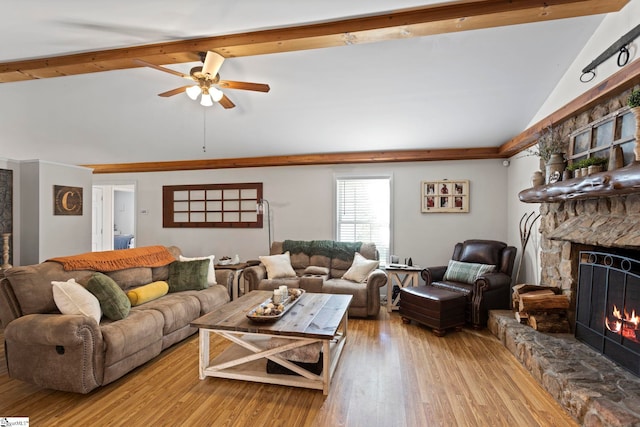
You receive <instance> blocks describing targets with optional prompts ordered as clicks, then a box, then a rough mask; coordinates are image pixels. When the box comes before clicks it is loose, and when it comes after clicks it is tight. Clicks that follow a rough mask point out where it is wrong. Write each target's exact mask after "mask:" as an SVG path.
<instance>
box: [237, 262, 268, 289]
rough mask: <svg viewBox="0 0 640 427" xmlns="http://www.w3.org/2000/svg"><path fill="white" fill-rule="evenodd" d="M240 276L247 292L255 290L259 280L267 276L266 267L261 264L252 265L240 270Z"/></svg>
mask: <svg viewBox="0 0 640 427" xmlns="http://www.w3.org/2000/svg"><path fill="white" fill-rule="evenodd" d="M242 277H243V278H244V280H245V282H244V284H245V289H246V291H247V292H251V291H255V290H256V289H258V285H259V284H260V281H261V280H264V279H266V278H267V268H266V267H265V266H264V265H263V264H258V265H254V266H251V267H248V268H245V269H244V270H242Z"/></svg>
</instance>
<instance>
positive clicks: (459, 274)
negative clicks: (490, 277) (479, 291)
mask: <svg viewBox="0 0 640 427" xmlns="http://www.w3.org/2000/svg"><path fill="white" fill-rule="evenodd" d="M495 269H496V266H495V265H489V264H476V263H473V262H460V261H454V260H450V261H449V265H448V266H447V271H446V272H445V273H444V280H449V281H452V282H464V283H468V284H470V285H473V283H474V282H475V281H476V278H477V277H478V276H482V275H483V274H486V273H491V272H492V271H494V270H495Z"/></svg>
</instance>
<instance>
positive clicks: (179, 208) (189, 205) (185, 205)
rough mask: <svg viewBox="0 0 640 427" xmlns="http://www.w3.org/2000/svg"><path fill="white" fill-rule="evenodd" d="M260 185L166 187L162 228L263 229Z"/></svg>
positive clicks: (163, 190)
mask: <svg viewBox="0 0 640 427" xmlns="http://www.w3.org/2000/svg"><path fill="white" fill-rule="evenodd" d="M261 199H262V183H240V184H199V185H165V186H163V187H162V226H163V227H165V228H173V227H186V228H198V227H213V228H262V219H263V214H262V213H261V212H258V210H257V206H258V201H260V200H261Z"/></svg>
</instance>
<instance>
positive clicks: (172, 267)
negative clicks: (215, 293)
mask: <svg viewBox="0 0 640 427" xmlns="http://www.w3.org/2000/svg"><path fill="white" fill-rule="evenodd" d="M208 272H209V260H208V259H201V260H195V261H175V262H172V263H171V264H169V280H167V281H168V282H169V292H180V291H191V290H196V291H199V290H201V289H206V288H208V287H209V282H207V274H208Z"/></svg>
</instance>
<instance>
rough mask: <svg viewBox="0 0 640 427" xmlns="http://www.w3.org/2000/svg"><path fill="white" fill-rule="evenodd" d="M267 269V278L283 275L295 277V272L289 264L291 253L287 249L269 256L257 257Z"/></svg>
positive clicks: (282, 276) (277, 277)
mask: <svg viewBox="0 0 640 427" xmlns="http://www.w3.org/2000/svg"><path fill="white" fill-rule="evenodd" d="M258 258H259V259H260V262H262V263H263V264H264V266H265V268H266V269H267V278H269V279H279V278H284V277H296V272H295V271H294V270H293V267H292V266H291V255H290V253H289V251H287V252H285V253H283V254H279V255H270V256H260V257H258Z"/></svg>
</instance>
